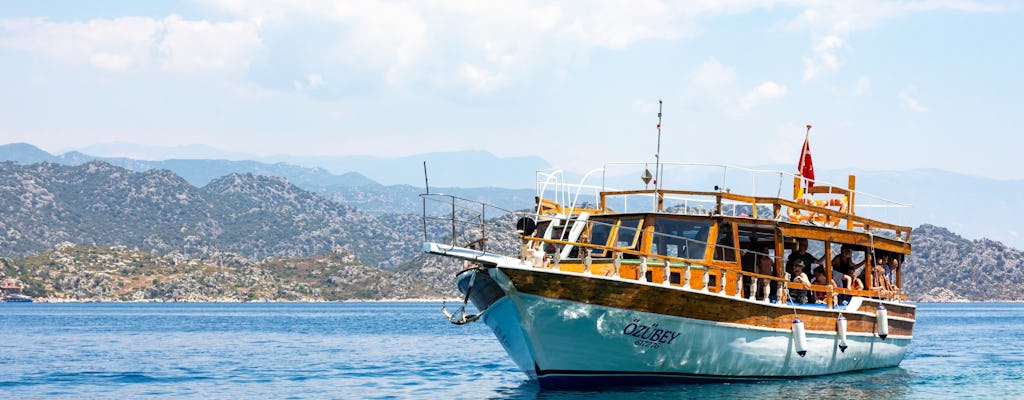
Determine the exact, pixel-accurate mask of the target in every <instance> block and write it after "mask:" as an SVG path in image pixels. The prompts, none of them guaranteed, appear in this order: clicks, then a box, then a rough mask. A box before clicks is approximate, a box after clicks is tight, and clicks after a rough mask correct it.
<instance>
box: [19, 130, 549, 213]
mask: <svg viewBox="0 0 1024 400" xmlns="http://www.w3.org/2000/svg"><path fill="white" fill-rule="evenodd" d="M481 157H484V156H482V155H481ZM492 157H493V156H492ZM4 160H6V161H14V162H17V163H20V164H23V165H30V164H35V163H41V162H50V163H56V164H62V165H68V166H76V165H81V164H84V163H87V162H90V161H103V162H105V163H108V164H111V165H115V166H119V167H122V168H127V169H130V170H132V171H136V172H146V171H151V170H157V169H165V170H169V171H173V172H174V173H175V174H177V175H179V176H181V177H182V178H184V179H185V180H186V181H187V182H189V183H190V184H192V185H193V186H196V187H202V186H204V185H206V184H208V183H210V182H211V181H213V180H214V179H216V178H219V177H222V176H225V175H229V174H255V175H262V176H270V177H281V178H285V179H287V180H288V181H289V182H291V183H292V184H294V185H296V186H298V187H301V188H303V189H305V190H308V191H311V192H315V193H320V194H323V195H325V196H327V197H329V198H331V199H333V200H336V201H339V202H342V203H344V204H346V205H349V206H351V207H357V208H359V209H361V210H363V211H366V212H369V213H374V214H388V213H397V214H416V213H419V212H420V211H421V202H420V200H419V194H420V193H423V192H424V190H425V188H424V187H423V186H412V185H392V186H384V185H382V184H380V183H377V182H376V181H373V180H371V179H370V178H367V177H366V176H364V175H362V174H360V173H358V172H345V173H342V174H340V175H335V174H333V173H331V172H328V171H327V170H325V169H324V168H320V167H301V166H297V165H293V164H287V163H283V162H279V163H276V164H267V163H263V162H259V161H233V160H202V159H171V160H164V161H145V160H134V159H129V158H120V157H113V158H108V157H94V156H90V155H87V154H83V153H79V152H69V153H65V154H63V155H59V156H55V155H52V154H50V153H47V152H46V151H43V150H41V149H39V148H37V147H35V146H32V145H31V144H27V143H13V144H6V145H0V161H4ZM450 163H451V162H450V161H449V164H450ZM481 163H483V161H481ZM367 165H374V164H373V163H371V162H368V163H367ZM409 170H410V171H412V173H415V174H422V172H423V166H422V164H415V165H413V166H411V167H409ZM516 173H517V174H518V171H517V172H516ZM523 175H524V176H526V175H529V174H523ZM433 178H436V177H433ZM434 182H435V183H439V182H445V180H443V179H438V180H437V181H434ZM449 182H450V181H449ZM435 183H432V184H431V188H430V189H431V191H433V192H441V193H448V194H457V195H460V196H463V197H466V198H470V199H474V200H481V201H486V202H488V203H491V204H495V205H497V206H499V207H503V208H507V209H519V208H524V207H528V206H529V205H531V204H533V196H534V190H532V189H503V188H495V187H484V188H451V187H445V186H443V185H436V184H435Z"/></svg>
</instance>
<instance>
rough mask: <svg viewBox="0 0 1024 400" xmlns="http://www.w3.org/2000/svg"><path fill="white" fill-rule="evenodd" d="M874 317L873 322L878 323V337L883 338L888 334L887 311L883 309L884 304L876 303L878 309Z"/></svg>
mask: <svg viewBox="0 0 1024 400" xmlns="http://www.w3.org/2000/svg"><path fill="white" fill-rule="evenodd" d="M875 319H876V321H875V322H876V324H877V325H878V337H880V338H882V340H885V337H886V336H889V311H887V310H886V309H885V306H884V305H882V304H879V305H878V311H877V314H876V315H875Z"/></svg>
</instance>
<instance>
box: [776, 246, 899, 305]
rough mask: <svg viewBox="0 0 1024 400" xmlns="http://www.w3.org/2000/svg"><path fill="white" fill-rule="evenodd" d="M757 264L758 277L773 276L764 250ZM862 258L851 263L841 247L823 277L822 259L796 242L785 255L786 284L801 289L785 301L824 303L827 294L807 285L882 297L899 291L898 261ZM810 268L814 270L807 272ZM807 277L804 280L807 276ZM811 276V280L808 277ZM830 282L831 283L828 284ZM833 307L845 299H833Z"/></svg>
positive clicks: (849, 252) (871, 256) (846, 250)
mask: <svg viewBox="0 0 1024 400" xmlns="http://www.w3.org/2000/svg"><path fill="white" fill-rule="evenodd" d="M762 252H763V253H762V254H763V255H761V256H759V260H758V264H757V271H756V272H757V273H758V274H761V275H774V273H773V272H774V265H775V264H774V262H773V261H772V258H771V257H770V256H768V255H767V252H768V248H764V249H763V250H762ZM865 254H866V255H865V257H864V259H863V260H861V261H860V262H854V261H853V247H851V246H849V245H842V246H841V247H840V251H839V254H837V255H836V256H835V257H833V258H832V277H828V276H826V271H825V266H824V263H823V259H822V258H818V257H815V256H814V255H812V254H810V253H808V252H807V239H803V238H800V239H797V248H796V249H795V250H793V252H791V253H790V254H789V257H788V258H787V260H786V274H785V277H786V280H788V281H790V282H794V283H797V284H799V285H800V286H801V287H802V289H790V290H789V298H790V299H791V300H792V301H793V302H794V303H800V304H814V303H818V304H825V303H827V300H828V293H827V292H820V291H813V290H811V285H821V286H827V285H833V286H835V287H838V288H849V289H853V290H877V291H880V292H882V293H883V294H886V293H894V292H896V291H898V290H899V288H898V287H896V285H895V284H894V283H893V281H894V280H895V275H896V271H897V270H898V269H899V263H900V261H899V257H896V256H891V257H890V256H889V255H887V254H883V255H881V256H880V257H879V258H878V262H877V263H876V262H875V260H874V254H873V252H872V251H868V252H865ZM812 265H817V267H815V268H813V270H812V269H811V266H812ZM867 268H871V280H870V282H869V283H870V284H869V285H867V286H865V285H864V277H865V276H866V274H865V273H864V271H865V270H866V269H867ZM808 271H810V272H811V275H810V276H808V274H807V272H808ZM811 276H813V278H812V277H811ZM830 279H831V281H830ZM757 290H758V293H757V294H756V295H757V296H758V297H757V298H762V297H763V295H764V294H763V293H760V292H761V290H762V289H761V288H758V289H757ZM775 291H776V290H775V287H774V285H772V288H771V291H770V293H767V294H768V296H769V298H770V299H773V300H774V299H775V298H776V293H775ZM833 296H834V297H833V299H832V302H833V304H840V302H842V301H844V300H845V301H848V300H849V297H850V296H849V295H836V294H834V295H833Z"/></svg>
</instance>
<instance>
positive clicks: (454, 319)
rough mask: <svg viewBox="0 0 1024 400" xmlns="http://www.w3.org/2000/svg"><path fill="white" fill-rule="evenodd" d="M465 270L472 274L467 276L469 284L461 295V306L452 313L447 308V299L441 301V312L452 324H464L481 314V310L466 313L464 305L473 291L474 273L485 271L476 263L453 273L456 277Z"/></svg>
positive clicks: (467, 303)
mask: <svg viewBox="0 0 1024 400" xmlns="http://www.w3.org/2000/svg"><path fill="white" fill-rule="evenodd" d="M466 272H472V273H473V275H472V276H470V277H469V286H467V287H466V293H465V296H463V298H462V306H460V307H459V308H458V309H457V310H455V312H454V313H449V312H448V308H447V306H448V301H447V300H445V301H442V302H441V313H443V314H444V316H445V317H447V318H448V322H451V323H452V324H454V325H465V324H468V323H470V322H473V321H476V320H477V319H479V318H480V315H481V314H483V311H480V312H478V313H476V314H466V306H467V305H469V294H470V293H472V292H473V283H474V282H476V273H477V272H484V273H486V271H485V270H484V269H483V268H480V266H479V265H477V266H474V267H470V268H466V269H464V270H462V271H459V272H458V273H456V274H455V277H456V278H458V277H459V276H460V275H462V274H464V273H466Z"/></svg>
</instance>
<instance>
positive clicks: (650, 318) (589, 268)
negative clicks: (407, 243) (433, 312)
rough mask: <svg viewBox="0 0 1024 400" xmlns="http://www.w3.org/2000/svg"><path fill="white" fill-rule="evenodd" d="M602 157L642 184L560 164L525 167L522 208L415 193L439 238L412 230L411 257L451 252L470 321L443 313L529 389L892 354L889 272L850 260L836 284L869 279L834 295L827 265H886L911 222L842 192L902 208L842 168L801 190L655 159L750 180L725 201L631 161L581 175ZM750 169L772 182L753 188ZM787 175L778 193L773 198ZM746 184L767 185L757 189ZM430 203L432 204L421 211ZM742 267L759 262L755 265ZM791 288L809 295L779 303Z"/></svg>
mask: <svg viewBox="0 0 1024 400" xmlns="http://www.w3.org/2000/svg"><path fill="white" fill-rule="evenodd" d="M620 166H627V167H628V166H639V167H642V168H643V171H644V174H643V178H646V179H644V185H645V186H646V187H645V188H643V189H636V190H613V189H609V188H607V187H606V183H604V182H602V184H600V185H587V184H584V183H581V184H578V185H569V184H565V183H564V182H562V181H563V180H560V179H558V177H559V176H560V173H557V172H555V173H550V172H542V173H539V177H540V179H538V181H539V183H538V196H537V198H536V208H535V209H534V210H533V211H531V212H524V213H508V212H507V211H506V210H500V209H495V208H494V207H491V206H489V205H486V204H480V203H477V202H473V201H470V200H467V199H462V198H459V197H457V196H450V195H442V194H425V195H423V196H422V197H423V199H424V234H425V235H427V236H431V235H432V234H433V233H434V232H442V233H444V239H442V240H437V241H431V240H430V239H429V238H428V239H427V240H426V241H425V243H424V245H423V249H424V251H425V252H427V253H431V254H437V255H442V256H447V257H454V258H457V259H461V260H464V262H465V264H466V269H465V270H464V271H463V272H461V273H460V274H459V275H458V281H457V283H458V287H459V289H460V291H461V292H462V293H464V295H465V301H466V302H471V303H472V305H473V306H475V308H476V309H477V310H478V312H477V313H470V312H469V311H467V309H466V304H465V303H464V304H463V305H462V307H461V308H460V309H459V310H457V311H455V312H454V313H449V312H448V311H447V310H445V314H446V315H448V317H449V320H450V321H451V322H453V323H456V324H464V323H468V322H472V321H476V320H480V321H483V322H484V323H485V324H486V325H487V326H489V327H490V328H491V329H492V330H493V332H494V334H495V336H496V337H497V339H498V341H499V342H501V345H502V346H503V347H504V348H505V350H506V351H507V352H508V353H509V355H510V356H511V357H512V359H513V360H514V362H515V363H516V364H517V365H518V366H519V368H521V369H522V371H523V372H525V373H526V375H527V376H528V377H529V378H530V379H534V380H537V381H539V383H540V385H541V386H542V387H545V388H566V387H593V386H603V385H620V384H625V385H633V384H649V383H660V382H673V381H732V380H761V379H774V378H792V377H805V376H816V375H826V374H835V373H843V372H848V371H857V370H865V369H875V368H886V367H895V366H897V365H899V364H900V362H901V360H902V359H903V357H904V354H905V353H906V351H907V346H908V345H909V344H910V341H911V338H912V336H913V328H914V321H915V307H914V306H913V305H911V304H907V303H905V302H904V299H905V297H904V296H903V294H902V292H901V291H900V288H901V287H902V286H903V285H902V276H901V274H900V271H899V269H893V270H891V273H892V275H893V276H894V277H893V278H892V279H887V278H888V277H886V276H879V275H882V273H881V271H884V268H882V267H879V268H860V269H852V268H851V269H850V274H849V275H850V276H851V278H860V279H861V280H863V282H869V284H868V285H867V287H864V288H849V287H842V286H843V285H845V284H846V282H845V280H844V279H842V278H841V276H840V275H839V274H837V273H836V271H835V270H837V269H840V268H848V267H850V264H854V265H856V262H852V261H851V260H849V259H846V258H844V257H846V254H836V253H841V252H842V253H853V257H851V258H852V259H853V260H857V259H861V258H864V259H867V258H868V257H871V256H875V258H874V259H878V258H879V257H883V256H884V257H886V258H890V259H895V260H897V262H899V263H900V264H902V261H903V259H904V257H906V256H907V255H909V254H910V251H911V245H910V242H909V238H910V231H911V228H909V227H907V226H901V225H897V224H893V223H888V222H883V221H881V220H878V219H875V218H872V217H869V216H865V215H858V214H857V213H856V212H855V210H856V209H857V208H858V207H859V206H860V205H857V204H856V202H857V201H858V200H860V199H865V200H880V201H873V202H872V203H871V204H865V205H864V209H865V210H866V212H865V213H866V214H871V213H872V212H875V213H878V211H885V212H891V211H893V210H901V209H903V208H905V207H906V206H905V205H902V204H898V203H894V202H890V201H887V200H884V199H880V198H877V197H872V196H869V195H866V194H863V193H858V192H857V191H856V190H855V182H856V181H855V177H854V176H852V175H851V176H849V178H848V182H847V185H846V186H845V187H840V186H838V185H830V184H822V183H821V182H819V183H818V184H816V185H814V186H813V187H811V188H810V189H808V190H805V189H804V188H803V187H802V185H801V178H800V176H798V175H794V174H787V173H785V172H779V171H757V170H749V169H743V168H736V167H729V166H709V165H701V164H660V165H659V167H657V168H658V172H659V176H658V177H659V180H660V181H662V182H664V181H667V180H670V179H671V178H672V174H671V173H669V171H672V170H673V168H675V169H679V170H686V171H685V172H680V176H685V177H689V178H693V177H694V176H698V175H699V174H695V173H693V172H692V169H695V168H711V169H712V170H713V171H721V172H720V173H719V176H722V177H730V179H731V181H732V182H733V183H734V184H737V185H739V186H745V185H746V183H743V182H744V180H743V179H733V178H731V177H733V176H734V173H737V172H738V173H741V174H749V175H751V176H753V178H750V179H749V180H746V181H745V182H747V183H749V185H750V188H749V189H748V190H749V192H748V194H738V193H737V190H730V189H725V187H726V186H724V185H720V186H714V187H713V189H712V190H708V191H700V190H682V189H667V188H665V187H664V186H663V185H658V184H657V183H656V184H655V185H654V186H653V187H649V184H648V183H647V182H648V181H649V180H650V178H651V177H652V175H651V174H650V173H649V171H648V170H647V167H646V165H645V164H636V165H634V164H614V165H612V164H609V165H605V167H604V168H602V169H600V170H597V171H599V172H601V174H600V175H601V176H603V177H608V176H612V175H611V173H610V171H609V169H610V168H611V167H620ZM716 173H717V172H716ZM595 175H596V173H594V172H592V173H591V174H590V176H595ZM702 176H708V175H702ZM764 176H768V177H771V179H773V180H774V179H777V180H778V185H769V186H773V187H772V188H771V189H770V190H763V189H764V188H765V186H766V185H763V184H762V185H760V186H759V188H760V189H762V190H758V188H757V187H755V186H756V185H757V183H759V182H762V181H763V179H762V178H763V177H764ZM759 177H760V178H759ZM790 177H792V178H793V198H781V197H780V196H778V193H781V191H782V187H783V186H788V181H789V178H790ZM689 178H688V179H689ZM693 179H697V178H693ZM759 179H760V180H759ZM698 180H699V179H698ZM584 181H586V178H585V179H584ZM656 182H657V181H656ZM784 182H785V183H784ZM704 183H705V182H701V183H698V185H701V184H704ZM552 189H554V190H552ZM786 190H787V191H788V188H786ZM428 191H429V189H428ZM763 192H769V193H774V194H775V195H774V196H772V195H758V193H763ZM587 193H591V194H592V195H593V197H592V200H591V198H588V195H587ZM545 196H547V197H545ZM583 198H588V200H586V201H584V200H582V199H583ZM559 200H561V201H559ZM435 202H438V203H439V204H441V209H442V210H446V211H444V212H443V213H442V212H440V211H438V209H437V208H432V207H431V206H430V204H434V203H435ZM612 205H615V208H618V209H619V210H623V211H615V210H613V208H612ZM869 206H870V207H869ZM627 210H629V211H627ZM499 215H503V216H502V217H500V218H499V219H498V220H488V216H490V217H491V218H494V217H497V216H499ZM513 216H514V217H513ZM513 220H516V223H515V225H513V224H512V222H511V221H513ZM496 221H500V223H499V222H496ZM428 222H429V223H439V224H440V225H442V226H441V227H440V228H437V229H433V228H430V227H429V226H428V225H429V224H428ZM448 224H450V226H448ZM501 229H505V230H508V231H511V230H512V229H515V230H516V232H515V233H514V236H515V238H516V239H518V240H517V242H518V244H516V245H515V246H518V248H515V247H509V246H508V244H505V245H504V246H505V247H506V248H505V249H504V251H497V250H495V251H490V249H496V248H498V247H501V245H500V243H498V242H499V240H496V239H495V238H497V237H500V236H501ZM803 240H808V241H810V242H811V243H813V244H815V245H816V246H814V247H816V248H817V251H819V253H818V254H819V255H820V257H814V256H810V258H808V256H802V257H803V258H804V259H807V260H815V259H818V260H820V262H821V264H822V265H821V266H820V267H821V268H823V269H824V276H825V277H833V279H826V281H827V283H823V284H813V285H811V286H810V288H809V289H808V288H807V287H806V286H805V285H804V284H803V283H795V282H792V280H791V279H787V275H789V272H788V271H791V269H790V268H789V267H788V266H787V258H789V257H788V255H791V254H793V253H795V252H797V253H798V252H800V250H798V245H797V243H798V242H800V241H803ZM765 245H767V246H765ZM837 248H842V249H843V250H842V251H838V250H837ZM821 253H823V254H821ZM793 258H794V259H795V258H801V257H799V256H794V257H793ZM758 259H764V261H761V262H762V263H764V264H766V265H767V267H766V268H767V269H770V271H766V269H761V270H755V269H754V268H753V265H752V264H753V263H754V262H755V261H754V260H758ZM769 261H770V262H769ZM865 263H866V264H869V265H868V266H870V264H872V259H867V260H865ZM834 264H843V265H834ZM861 271H863V272H861ZM759 272H760V273H759ZM765 272H767V273H765ZM888 272H890V271H886V272H885V274H886V275H888ZM812 279H813V278H812ZM854 280H855V279H851V281H854ZM819 282H820V281H819ZM805 289H808V290H809V291H811V292H812V293H814V294H815V298H814V299H813V300H811V301H810V302H808V303H800V302H798V301H795V300H798V299H796V297H797V296H795V295H796V294H798V293H799V292H798V291H800V290H805ZM818 298H820V299H822V300H821V301H816V300H817V299H818Z"/></svg>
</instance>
